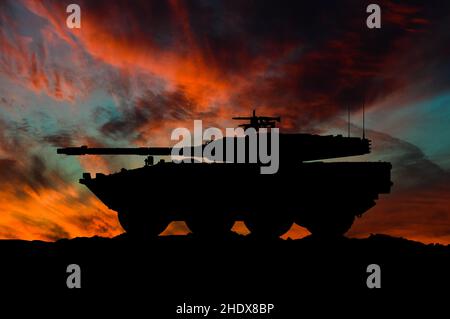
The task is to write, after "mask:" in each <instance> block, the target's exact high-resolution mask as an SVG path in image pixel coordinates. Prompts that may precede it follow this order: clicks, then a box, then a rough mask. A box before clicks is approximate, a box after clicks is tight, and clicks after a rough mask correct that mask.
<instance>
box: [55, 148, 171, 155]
mask: <svg viewBox="0 0 450 319" xmlns="http://www.w3.org/2000/svg"><path fill="white" fill-rule="evenodd" d="M171 151H172V148H171V147H126V148H103V147H92V148H91V147H87V146H81V147H66V148H58V149H57V151H56V152H57V153H58V154H65V155H144V156H145V155H159V156H164V155H170V154H171Z"/></svg>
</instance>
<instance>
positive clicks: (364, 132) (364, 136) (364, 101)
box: [362, 99, 366, 139]
mask: <svg viewBox="0 0 450 319" xmlns="http://www.w3.org/2000/svg"><path fill="white" fill-rule="evenodd" d="M365 103H366V99H364V100H363V123H362V124H363V125H362V127H363V139H365V138H366V128H365V105H364V104H365Z"/></svg>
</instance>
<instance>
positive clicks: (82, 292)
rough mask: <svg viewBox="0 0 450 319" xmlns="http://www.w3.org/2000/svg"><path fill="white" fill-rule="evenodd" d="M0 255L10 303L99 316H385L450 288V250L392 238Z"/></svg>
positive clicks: (165, 240)
mask: <svg viewBox="0 0 450 319" xmlns="http://www.w3.org/2000/svg"><path fill="white" fill-rule="evenodd" d="M0 253H1V256H2V257H1V265H0V271H1V274H2V277H3V278H1V288H2V291H3V292H8V294H9V296H13V295H14V294H17V293H19V294H20V295H21V298H25V297H24V296H25V295H27V296H34V297H36V296H40V297H42V296H43V295H45V298H47V297H48V301H49V302H50V304H52V303H54V300H55V299H52V297H50V296H59V297H63V298H61V299H62V300H64V302H69V303H70V300H73V298H77V300H84V301H77V303H76V305H77V307H83V306H86V305H87V304H90V306H92V305H96V306H98V307H99V308H98V309H97V310H99V309H100V310H101V309H109V310H111V309H117V311H120V310H124V309H125V310H124V311H127V310H126V309H128V307H129V308H131V309H139V307H141V308H140V309H144V311H146V312H145V313H144V315H143V316H141V317H142V318H201V317H202V316H201V315H200V316H187V315H184V316H183V315H180V316H177V315H176V313H175V309H176V306H177V305H182V304H183V303H184V302H185V303H188V304H190V305H194V304H195V305H211V306H213V307H220V304H222V303H273V304H275V312H274V313H272V314H271V315H262V314H260V315H255V314H252V315H249V314H246V315H240V316H237V315H218V314H210V315H209V316H208V318H280V317H281V318H297V317H299V315H300V314H302V313H304V311H305V310H306V309H308V308H313V309H314V311H318V312H320V311H322V310H326V309H327V308H329V307H331V306H330V305H332V304H339V305H341V306H343V307H344V309H345V307H350V308H351V307H353V306H352V305H354V304H355V303H357V304H359V303H360V302H363V303H364V304H366V305H368V307H372V308H374V309H379V307H380V305H381V306H385V305H387V304H392V303H393V304H396V305H399V304H398V302H397V301H399V300H401V299H403V298H400V297H405V296H413V297H415V298H417V299H420V298H422V297H424V298H425V297H430V298H431V297H432V296H434V295H436V296H441V297H444V298H445V296H447V297H448V296H449V294H448V289H449V287H450V279H449V278H450V267H449V266H450V247H449V246H442V245H424V244H421V243H418V242H413V241H409V240H406V239H401V238H394V237H389V236H385V235H372V236H370V237H369V238H366V239H346V238H343V239H340V240H335V241H332V242H330V241H319V240H315V239H313V238H304V239H300V240H287V241H284V240H276V241H266V242H260V241H255V240H252V239H251V238H244V237H243V236H238V235H236V236H235V237H232V238H229V239H228V240H221V241H214V240H199V239H196V238H195V237H192V236H189V235H188V236H172V237H160V238H158V239H157V240H155V241H151V242H145V243H143V242H135V241H132V240H130V239H129V238H127V237H126V236H125V235H122V236H119V237H116V238H113V239H107V238H99V237H93V238H75V239H72V240H59V241H57V242H55V243H46V242H40V241H32V242H29V241H20V240H3V241H0ZM73 263H75V264H78V265H80V267H81V284H82V288H81V289H68V288H67V286H66V278H67V276H68V275H69V274H68V273H66V267H67V266H68V265H69V264H73ZM372 263H375V264H378V265H380V267H381V289H369V288H367V285H366V279H367V276H368V275H369V274H368V273H367V272H366V267H367V266H368V265H369V264H372ZM34 297H33V298H34ZM102 297H107V298H102ZM433 298H434V297H433ZM24 300H25V299H24ZM100 300H107V301H106V304H103V303H102V302H103V301H102V302H100ZM3 301H5V299H4V298H3ZM129 302H131V303H133V306H129ZM317 304H322V305H324V306H323V309H321V308H322V307H320V306H319V307H317V306H316V305H317ZM90 306H89V307H90ZM405 306H407V307H409V308H410V307H411V304H409V305H408V302H407V303H405ZM78 309H79V308H78ZM333 309H334V308H333ZM367 309H370V308H367ZM374 309H372V310H374ZM310 310H311V309H310ZM328 310H330V309H328ZM155 314H158V316H154V315H155Z"/></svg>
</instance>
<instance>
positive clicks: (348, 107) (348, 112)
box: [347, 105, 350, 137]
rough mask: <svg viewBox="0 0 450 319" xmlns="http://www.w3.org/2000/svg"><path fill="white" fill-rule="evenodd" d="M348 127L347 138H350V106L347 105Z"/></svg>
mask: <svg viewBox="0 0 450 319" xmlns="http://www.w3.org/2000/svg"><path fill="white" fill-rule="evenodd" d="M347 125H348V132H347V136H348V137H350V106H348V105H347Z"/></svg>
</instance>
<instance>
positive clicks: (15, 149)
mask: <svg viewBox="0 0 450 319" xmlns="http://www.w3.org/2000/svg"><path fill="white" fill-rule="evenodd" d="M371 2H374V3H378V4H379V5H380V6H381V9H382V27H381V29H379V30H370V29H368V28H367V27H366V24H365V23H366V17H367V15H368V14H367V13H366V6H367V5H368V4H369V3H371ZM70 3H77V4H79V5H80V7H81V29H68V28H67V27H66V17H67V15H68V14H67V13H66V6H67V5H68V4H70ZM449 27H450V1H433V0H431V1H430V0H427V1H375V0H374V1H370V2H366V1H360V0H354V1H353V0H341V1H337V0H336V1H319V0H316V1H259V0H253V1H246V0H243V1H217V0H199V1H178V0H171V1H162V0H161V1H111V0H102V1H100V0H95V1H87V0H86V1H81V0H70V1H64V0H61V1H56V0H55V1H26V0H23V1H20V0H10V1H8V0H1V1H0V238H21V239H41V240H56V239H58V238H64V237H76V236H93V235H99V236H114V235H117V234H119V233H121V232H122V229H121V227H120V225H119V224H118V222H117V220H116V214H115V213H114V212H113V211H110V210H108V209H107V208H106V207H105V206H104V205H103V204H102V203H101V202H100V201H99V200H97V199H96V198H95V197H94V196H93V195H91V194H90V193H89V191H88V190H87V189H85V188H84V187H83V186H82V185H79V184H78V179H79V178H80V176H81V174H82V172H84V171H88V172H91V173H95V172H104V173H107V172H112V171H116V170H118V169H120V168H121V167H128V168H132V167H138V166H139V165H142V164H143V159H142V158H135V157H131V158H129V157H123V156H122V157H110V158H108V157H105V158H101V157H82V158H76V157H66V156H58V155H56V148H57V147H60V146H79V145H89V146H109V147H112V146H122V147H126V146H147V145H149V146H152V145H164V144H168V143H169V142H170V132H171V130H172V129H173V128H176V127H180V126H183V127H190V126H191V125H192V121H193V120H194V119H203V120H204V124H205V125H213V126H217V127H222V128H224V127H230V126H231V125H233V123H232V121H230V118H231V117H232V116H235V115H246V114H249V113H250V112H251V110H252V108H257V110H258V113H260V114H262V113H265V114H267V115H281V116H282V118H283V121H282V123H281V128H282V129H283V130H285V131H291V132H293V131H302V132H314V133H320V134H330V133H333V134H337V133H344V134H345V132H346V118H347V117H346V109H347V107H350V108H351V109H352V127H351V131H352V134H354V135H360V134H361V129H360V127H361V105H362V102H363V101H364V100H365V101H366V103H365V105H366V127H367V132H366V133H367V134H366V135H367V136H368V138H370V139H371V140H372V145H373V153H372V154H371V155H368V156H363V157H360V158H358V160H386V161H390V162H391V163H392V164H393V167H394V168H393V181H394V188H393V191H392V194H390V195H387V196H382V197H381V198H380V200H379V201H378V204H377V206H376V207H375V208H373V209H371V210H370V211H369V212H367V213H366V214H365V215H364V217H363V218H361V219H359V220H357V221H356V223H355V225H354V227H353V228H352V230H351V231H350V232H349V235H350V236H356V237H364V236H367V235H369V234H370V233H385V234H390V235H394V236H403V237H406V238H410V239H414V240H420V241H423V242H427V243H431V242H439V243H450V171H449V170H450V160H449V158H450V129H449V123H450V30H449ZM352 160H356V158H355V159H352ZM149 182H150V183H151V181H149ZM183 185H184V186H183ZM183 185H176V184H174V188H180V187H185V186H186V185H187V184H186V183H183ZM168 194H176V192H173V191H170V190H168ZM209 195H210V194H209ZM178 231H183V224H180V223H178V224H173V225H171V226H169V229H168V230H167V231H166V233H173V232H178ZM305 234H306V231H305V230H302V229H300V228H298V227H295V228H294V229H292V230H291V232H290V235H291V236H294V237H295V236H297V237H298V236H303V235H305Z"/></svg>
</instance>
